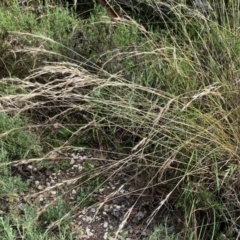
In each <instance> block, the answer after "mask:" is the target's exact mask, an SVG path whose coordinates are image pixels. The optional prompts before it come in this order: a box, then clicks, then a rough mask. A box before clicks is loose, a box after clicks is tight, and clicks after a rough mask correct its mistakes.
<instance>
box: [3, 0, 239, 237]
mask: <svg viewBox="0 0 240 240" xmlns="http://www.w3.org/2000/svg"><path fill="white" fill-rule="evenodd" d="M238 4H239V3H238ZM237 7H238V5H237V4H236V6H233V8H234V9H235V11H234V14H235V12H236V9H238V8H237ZM182 9H183V6H182V5H178V6H176V7H175V8H174V9H173V13H175V20H174V21H173V22H171V25H170V26H171V27H169V26H168V27H167V28H166V29H165V30H161V29H154V30H153V31H150V30H149V31H146V29H144V28H143V27H141V26H139V25H138V24H136V22H135V21H131V20H126V21H123V22H119V23H112V22H110V21H109V20H108V19H106V18H104V17H102V14H103V12H101V10H99V9H97V10H96V11H97V13H96V15H92V17H91V18H90V19H88V20H86V21H83V22H81V23H80V24H77V25H72V29H71V30H72V32H71V34H72V35H71V36H72V37H73V38H72V39H69V41H67V42H65V43H64V42H60V41H59V38H58V37H56V36H55V35H52V36H51V38H49V37H48V36H44V33H41V35H40V34H37V33H36V32H33V33H28V32H27V31H26V29H16V28H15V29H12V28H11V29H10V30H14V31H10V32H8V33H7V36H11V39H12V37H14V38H15V39H17V46H15V47H14V48H13V49H11V50H10V49H8V51H6V57H5V58H4V59H3V60H4V61H3V62H4V65H3V66H4V69H6V66H7V69H8V72H9V69H14V68H13V66H14V65H9V64H10V63H11V64H16V65H15V66H17V67H18V69H19V65H18V63H19V62H20V61H21V60H23V59H24V60H26V61H27V64H26V66H25V65H24V66H25V69H26V70H24V71H22V72H21V74H17V72H16V71H14V74H11V75H12V76H10V77H9V76H8V77H6V74H5V76H3V78H2V79H1V85H0V89H2V94H1V97H0V103H1V105H0V106H1V111H2V112H3V113H4V114H6V116H9V118H10V117H12V116H15V115H16V114H17V116H18V117H24V118H27V119H28V120H29V124H28V125H26V127H25V128H26V129H28V130H29V131H30V132H32V133H33V134H35V135H37V136H38V138H37V139H38V140H39V142H38V144H39V145H40V148H39V147H38V152H35V153H31V154H29V155H28V154H24V155H18V156H16V157H14V158H11V156H8V158H10V160H11V161H13V164H14V165H15V166H19V165H21V164H23V163H25V164H26V163H28V164H29V163H31V162H47V161H48V160H51V159H52V158H53V157H52V156H54V153H55V152H57V151H60V150H61V151H64V150H65V149H67V150H69V149H81V148H83V146H84V147H85V148H86V149H99V152H100V153H99V154H98V155H96V156H95V160H96V162H98V163H100V164H99V165H96V167H94V168H92V167H91V166H86V172H84V173H82V174H81V175H79V176H77V177H76V178H73V179H70V180H68V183H69V184H70V183H72V184H73V185H74V183H77V186H78V187H84V186H85V185H86V184H89V183H91V182H93V181H95V180H96V178H102V179H103V180H101V181H100V183H98V184H97V185H98V187H101V186H104V183H105V182H107V180H108V178H110V177H114V176H117V174H118V173H120V172H127V173H129V174H130V175H131V176H132V177H131V178H130V179H129V182H131V181H133V180H134V181H138V182H140V183H141V184H140V185H139V189H136V190H134V194H137V195H138V196H139V197H138V198H137V200H136V202H135V205H133V206H132V208H130V209H129V211H128V212H127V213H126V215H125V218H124V220H123V222H122V224H121V225H120V226H119V229H118V231H117V234H118V233H120V232H121V229H122V228H123V227H124V224H125V223H126V222H127V220H128V218H129V216H130V214H131V211H132V210H133V208H134V207H135V206H136V205H137V204H139V202H140V201H141V196H142V195H144V194H149V191H150V192H151V196H152V200H153V202H155V203H154V208H153V209H152V214H151V215H150V216H149V217H148V219H147V220H146V222H145V223H146V225H148V224H150V223H151V221H152V220H153V219H154V217H155V216H156V215H157V213H158V212H161V210H162V209H163V208H164V206H166V205H167V206H168V207H169V208H171V209H173V210H176V211H177V210H178V211H180V212H181V213H182V216H181V217H182V218H181V221H182V223H181V224H182V226H183V229H182V231H177V232H176V234H177V235H178V237H179V238H180V239H181V238H183V239H218V238H219V237H220V235H221V234H226V235H229V237H233V235H232V230H231V229H235V228H237V227H238V225H239V219H238V215H239V193H238V192H239V187H238V186H239V160H240V159H239V156H240V155H239V154H240V153H239V144H240V142H239V136H240V132H239V119H240V118H239V117H240V116H239V114H240V110H239V70H238V68H239V57H238V56H239V32H238V26H239V25H238V19H237V18H233V14H228V15H227V16H228V18H226V17H222V19H221V23H222V25H219V24H218V23H217V22H216V21H215V20H214V19H215V18H211V16H210V17H209V16H205V15H203V14H202V13H201V12H200V11H198V10H195V11H194V10H191V11H190V10H189V9H188V8H186V7H184V11H183V12H184V13H187V15H183V13H182ZM231 9H232V8H231ZM234 16H235V15H234ZM208 17H209V18H208ZM212 19H213V20H212ZM223 20H224V21H223ZM225 20H226V21H225ZM70 22H71V21H70ZM7 30H8V29H7ZM54 36H55V37H54ZM11 39H10V40H9V38H8V37H5V36H4V41H3V44H10V45H11V44H12V43H9V41H11ZM73 39H74V40H73ZM71 41H74V43H72V42H71ZM42 42H44V47H39V43H42ZM68 43H69V44H70V43H71V44H73V45H71V47H69V45H67V44H68ZM106 43H108V44H106ZM73 46H74V47H73ZM3 50H5V49H3ZM8 54H9V55H8ZM9 56H10V57H9ZM12 56H14V59H13V57H12ZM28 67H29V69H28ZM20 69H21V65H20ZM27 70H29V71H27ZM22 128H23V126H22V125H20V126H17V129H18V130H19V131H20V129H22ZM5 130H6V131H5V132H3V133H1V141H2V142H3V143H4V144H8V142H7V140H5V139H6V137H7V136H8V135H9V134H11V133H10V132H8V128H6V129H5ZM13 131H15V129H13ZM19 134H22V133H21V132H20V133H19ZM9 136H10V135H9ZM10 139H11V138H10ZM16 146H17V145H16ZM2 149H4V151H2V153H4V154H5V155H6V151H8V148H6V147H4V145H2ZM24 149H25V145H24ZM39 149H41V151H40V150H39ZM5 155H3V157H4V156H5ZM113 155H115V156H117V159H118V160H114V158H112V156H113ZM18 158H19V159H18ZM21 158H22V159H21ZM1 163H2V161H1ZM62 184H63V183H62ZM60 185H61V183H60ZM57 186H59V185H56V186H53V187H51V189H50V188H47V189H45V190H43V191H42V192H41V194H42V193H44V191H49V190H52V189H54V188H56V187H57ZM122 187H124V186H122ZM71 190H72V189H71ZM71 190H69V191H71ZM119 191H120V189H117V190H116V191H115V192H113V193H112V194H111V195H109V196H108V197H107V199H105V200H103V202H102V203H101V204H100V206H103V203H104V202H107V201H110V199H112V198H115V197H116V195H117V194H118V193H119ZM93 192H94V189H92V190H90V191H89V192H88V193H86V194H85V195H84V197H83V198H82V199H81V200H80V201H79V205H77V206H78V207H79V206H82V205H81V204H83V203H84V202H85V201H87V199H89V198H91V195H92V194H93ZM65 194H67V192H66V193H65ZM55 203H56V202H50V203H49V206H52V205H53V204H55ZM60 205H61V204H60ZM49 206H46V207H44V208H43V209H41V210H39V211H38V213H36V214H35V216H34V217H33V218H34V219H35V220H37V219H39V217H40V216H42V215H41V214H42V213H43V212H44V211H46V209H47V208H48V207H49ZM69 211H70V212H71V211H72V212H73V211H74V208H73V209H71V210H69ZM54 217H56V215H55V216H54ZM62 221H63V218H61V216H59V218H57V219H56V218H54V221H53V223H52V224H50V225H49V226H48V227H47V229H48V230H50V229H51V228H53V227H55V226H57V223H61V222H62ZM4 226H7V227H9V226H10V225H9V223H5V225H4ZM176 238H177V236H176ZM176 238H175V239H176Z"/></svg>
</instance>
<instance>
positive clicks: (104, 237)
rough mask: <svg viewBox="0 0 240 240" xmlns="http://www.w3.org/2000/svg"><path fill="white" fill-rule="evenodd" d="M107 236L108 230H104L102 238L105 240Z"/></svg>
mask: <svg viewBox="0 0 240 240" xmlns="http://www.w3.org/2000/svg"><path fill="white" fill-rule="evenodd" d="M107 238H108V232H105V233H104V236H103V239H104V240H105V239H107Z"/></svg>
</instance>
